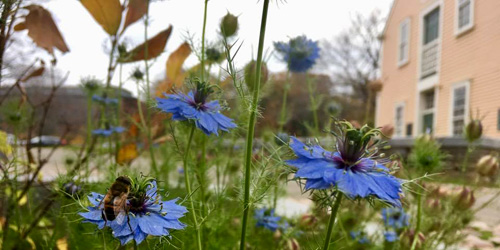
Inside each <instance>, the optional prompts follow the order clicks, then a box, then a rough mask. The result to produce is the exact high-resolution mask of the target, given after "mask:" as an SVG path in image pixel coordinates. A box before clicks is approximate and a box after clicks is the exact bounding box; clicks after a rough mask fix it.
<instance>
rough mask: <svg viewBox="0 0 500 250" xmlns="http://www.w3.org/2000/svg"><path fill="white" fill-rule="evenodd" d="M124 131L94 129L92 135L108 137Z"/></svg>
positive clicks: (112, 128)
mask: <svg viewBox="0 0 500 250" xmlns="http://www.w3.org/2000/svg"><path fill="white" fill-rule="evenodd" d="M124 131H125V128H124V127H110V128H109V129H94V130H92V134H93V135H101V136H104V137H108V136H110V135H111V134H113V133H123V132H124Z"/></svg>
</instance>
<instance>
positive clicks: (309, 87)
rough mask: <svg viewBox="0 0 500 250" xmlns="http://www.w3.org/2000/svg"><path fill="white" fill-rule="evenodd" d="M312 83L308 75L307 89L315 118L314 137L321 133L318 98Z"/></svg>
mask: <svg viewBox="0 0 500 250" xmlns="http://www.w3.org/2000/svg"><path fill="white" fill-rule="evenodd" d="M311 81H312V80H310V79H309V78H308V77H307V73H306V82H307V89H308V90H309V99H310V100H311V110H312V112H313V118H314V135H316V133H318V132H319V125H318V113H317V112H316V111H317V109H318V107H316V98H315V97H314V89H313V86H312V84H311Z"/></svg>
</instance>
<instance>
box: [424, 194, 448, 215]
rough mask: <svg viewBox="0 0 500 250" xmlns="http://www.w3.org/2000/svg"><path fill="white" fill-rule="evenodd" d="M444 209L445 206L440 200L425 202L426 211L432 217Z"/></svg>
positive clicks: (432, 199)
mask: <svg viewBox="0 0 500 250" xmlns="http://www.w3.org/2000/svg"><path fill="white" fill-rule="evenodd" d="M442 208H443V204H442V203H441V200H439V199H434V198H431V199H427V200H426V201H425V206H424V209H425V211H426V212H427V213H428V214H431V215H434V214H437V212H439V211H441V209H442Z"/></svg>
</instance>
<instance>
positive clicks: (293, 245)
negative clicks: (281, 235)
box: [286, 238, 300, 250]
mask: <svg viewBox="0 0 500 250" xmlns="http://www.w3.org/2000/svg"><path fill="white" fill-rule="evenodd" d="M286 249H287V250H300V245H299V242H298V241H297V240H296V239H295V238H290V239H288V240H287V241H286Z"/></svg>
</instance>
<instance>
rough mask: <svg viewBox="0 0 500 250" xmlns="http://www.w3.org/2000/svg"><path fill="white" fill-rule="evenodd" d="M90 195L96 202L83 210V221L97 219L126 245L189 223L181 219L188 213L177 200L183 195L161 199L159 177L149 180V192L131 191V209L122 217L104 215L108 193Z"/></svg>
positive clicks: (102, 226) (93, 201) (147, 190)
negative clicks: (106, 217) (85, 210)
mask: <svg viewBox="0 0 500 250" xmlns="http://www.w3.org/2000/svg"><path fill="white" fill-rule="evenodd" d="M88 198H89V201H90V203H91V204H92V206H90V207H88V209H89V211H88V212H84V213H79V214H80V215H81V216H82V217H83V218H84V221H83V222H90V223H94V224H96V225H97V226H98V228H99V229H102V228H104V227H105V226H107V227H110V228H111V229H112V232H113V236H114V237H115V238H117V239H119V240H120V243H121V244H122V245H125V244H126V243H128V242H129V241H131V240H135V242H136V244H137V245H138V244H140V243H141V242H142V241H143V240H144V239H145V238H146V237H147V236H148V235H153V236H170V231H171V230H180V229H184V228H185V227H186V225H185V224H183V223H182V222H180V221H179V219H180V218H181V217H183V216H184V214H185V213H187V209H186V208H185V207H184V206H181V205H178V204H176V202H177V201H178V200H179V198H177V199H173V200H169V201H161V197H160V195H158V194H157V186H156V181H151V182H149V183H148V184H147V188H146V191H145V195H144V192H140V191H139V192H137V193H132V192H131V194H129V198H128V200H127V210H128V213H127V212H125V213H122V216H126V217H124V218H122V219H119V217H117V218H116V219H114V220H112V221H106V220H105V219H104V218H103V209H104V204H103V203H102V202H101V201H102V200H103V199H104V195H102V194H98V193H91V194H90V195H89V196H88ZM118 216H120V215H118Z"/></svg>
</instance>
